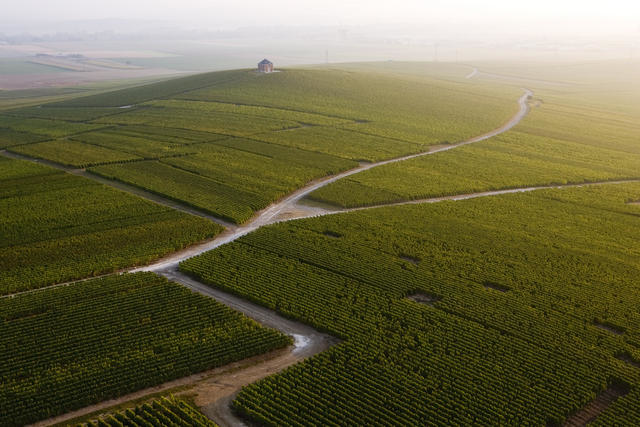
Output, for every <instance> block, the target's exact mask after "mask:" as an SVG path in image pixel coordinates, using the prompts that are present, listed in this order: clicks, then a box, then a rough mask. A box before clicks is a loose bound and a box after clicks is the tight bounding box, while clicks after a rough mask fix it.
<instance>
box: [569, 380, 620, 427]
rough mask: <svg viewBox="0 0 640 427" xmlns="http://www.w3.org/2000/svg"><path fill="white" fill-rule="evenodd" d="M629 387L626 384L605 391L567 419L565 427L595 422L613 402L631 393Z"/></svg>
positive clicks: (612, 386) (579, 426)
mask: <svg viewBox="0 0 640 427" xmlns="http://www.w3.org/2000/svg"><path fill="white" fill-rule="evenodd" d="M629 388H630V387H629V386H628V385H626V384H621V383H617V384H613V385H611V386H609V388H607V389H606V390H605V391H603V392H601V393H600V394H598V396H596V398H595V399H594V400H592V401H591V402H589V403H588V404H587V405H585V406H584V407H583V408H582V409H580V410H579V411H578V412H576V413H575V414H573V415H572V416H570V417H569V418H567V420H566V421H565V422H564V426H565V427H582V426H586V425H587V424H589V423H591V422H593V421H594V420H595V419H596V418H598V415H600V414H601V413H602V412H603V411H604V410H605V409H607V408H608V407H609V406H611V404H613V402H615V401H616V400H618V399H619V398H620V397H622V396H624V395H626V394H627V393H629Z"/></svg>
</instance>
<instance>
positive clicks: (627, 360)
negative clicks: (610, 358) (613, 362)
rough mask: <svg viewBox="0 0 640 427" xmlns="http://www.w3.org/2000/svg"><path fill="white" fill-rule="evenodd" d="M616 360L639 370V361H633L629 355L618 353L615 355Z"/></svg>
mask: <svg viewBox="0 0 640 427" xmlns="http://www.w3.org/2000/svg"><path fill="white" fill-rule="evenodd" d="M616 359H618V360H622V361H623V362H625V363H626V364H628V365H631V366H635V367H636V368H640V361H638V360H636V359H634V358H633V357H632V356H631V355H630V354H629V353H618V354H616Z"/></svg>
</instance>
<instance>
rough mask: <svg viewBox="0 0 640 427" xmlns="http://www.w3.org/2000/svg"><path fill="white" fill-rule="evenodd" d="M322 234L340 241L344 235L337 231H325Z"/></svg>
mask: <svg viewBox="0 0 640 427" xmlns="http://www.w3.org/2000/svg"><path fill="white" fill-rule="evenodd" d="M322 234H324V235H325V236H327V237H331V238H332V239H339V238H341V237H342V234H340V233H338V232H335V231H331V230H326V231H323V232H322Z"/></svg>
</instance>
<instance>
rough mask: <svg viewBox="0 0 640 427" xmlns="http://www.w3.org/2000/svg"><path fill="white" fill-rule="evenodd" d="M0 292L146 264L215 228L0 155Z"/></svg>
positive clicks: (206, 235)
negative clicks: (0, 220) (0, 218)
mask: <svg viewBox="0 0 640 427" xmlns="http://www.w3.org/2000/svg"><path fill="white" fill-rule="evenodd" d="M0 212H1V213H2V214H1V215H2V223H1V224H0V237H1V238H0V284H1V285H0V294H8V293H13V292H17V291H23V290H27V289H33V288H38V287H42V286H46V285H49V284H54V283H60V282H64V281H68V280H73V279H80V278H84V277H87V276H95V275H99V274H104V273H110V272H113V271H116V270H118V269H121V268H124V267H128V266H131V265H136V264H139V263H145V262H149V261H151V260H153V259H156V258H159V257H161V256H163V255H165V254H167V253H170V252H173V251H175V250H177V249H180V248H183V247H185V246H188V245H189V244H192V243H196V242H198V241H201V240H204V239H206V238H210V237H213V236H214V235H216V234H217V233H219V232H220V231H221V230H222V228H221V227H220V226H219V225H217V224H214V223H212V222H210V221H208V220H205V219H202V218H196V217H193V216H190V215H187V214H184V213H181V212H177V211H174V210H172V209H169V208H165V207H161V206H158V205H156V204H154V203H151V202H147V201H144V200H141V199H139V198H137V197H135V196H132V195H129V194H126V193H123V192H120V191H117V190H114V189H112V188H110V187H106V186H104V185H101V184H97V183H95V182H94V181H91V180H88V179H86V178H81V177H77V176H72V175H69V174H66V173H64V172H61V171H58V170H55V169H51V168H48V167H45V166H41V165H36V164H33V163H30V162H26V161H21V160H13V159H7V158H4V157H0Z"/></svg>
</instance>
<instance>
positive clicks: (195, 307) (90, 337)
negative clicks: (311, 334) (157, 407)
mask: <svg viewBox="0 0 640 427" xmlns="http://www.w3.org/2000/svg"><path fill="white" fill-rule="evenodd" d="M0 319H1V322H0V331H1V332H2V333H0V348H1V349H2V352H0V359H1V360H2V363H0V379H1V381H0V404H1V405H2V412H0V423H1V424H2V425H3V426H21V425H25V424H28V423H30V422H34V421H37V420H41V419H44V418H47V417H52V416H55V415H58V414H61V413H64V412H68V411H72V410H74V409H78V408H81V407H84V406H87V405H90V404H92V403H96V402H100V401H103V400H107V399H109V398H113V397H118V396H122V395H124V394H126V393H130V392H132V391H135V390H139V389H141V388H147V387H152V386H154V385H157V384H160V383H163V382H167V381H170V380H173V379H175V378H180V377H184V376H187V375H190V374H193V373H196V372H200V371H204V370H207V369H211V368H215V367H217V366H221V365H224V364H227V363H230V362H233V361H236V360H239V359H244V358H247V357H250V356H253V355H256V354H260V353H264V352H266V351H269V350H272V349H275V348H280V347H284V346H286V345H288V344H289V343H290V341H291V340H290V338H288V337H286V336H284V335H282V334H281V333H279V332H276V331H274V330H271V329H267V328H264V327H262V326H260V325H259V324H257V323H256V322H255V321H253V320H251V319H249V318H247V317H245V316H243V315H242V314H240V313H238V312H235V311H233V310H231V309H230V308H228V307H226V306H224V305H222V304H220V303H218V302H216V301H214V300H212V299H211V298H208V297H205V296H202V295H199V294H196V293H193V292H191V291H190V290H188V289H186V288H184V287H182V286H180V285H177V284H175V283H171V282H169V281H167V280H166V279H165V278H163V277H159V276H156V275H154V274H152V273H137V274H125V275H115V276H108V277H106V278H101V279H93V280H90V281H86V282H82V283H76V284H74V285H71V286H63V287H58V288H53V289H46V290H42V291H38V292H33V293H28V294H23V295H18V296H15V297H13V298H3V299H0ZM16 343H19V345H16ZM189 412H191V411H189ZM192 416H194V417H196V418H200V417H202V415H199V416H198V414H197V413H195V414H192ZM134 418H135V417H134ZM129 425H131V424H129ZM143 425H144V424H143ZM165 425H166V424H165ZM179 425H185V424H179Z"/></svg>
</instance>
